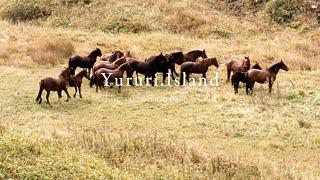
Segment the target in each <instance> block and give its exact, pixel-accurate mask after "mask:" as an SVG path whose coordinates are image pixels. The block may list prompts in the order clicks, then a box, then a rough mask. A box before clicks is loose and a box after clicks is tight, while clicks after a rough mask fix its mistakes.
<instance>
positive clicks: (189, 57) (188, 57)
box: [184, 49, 208, 62]
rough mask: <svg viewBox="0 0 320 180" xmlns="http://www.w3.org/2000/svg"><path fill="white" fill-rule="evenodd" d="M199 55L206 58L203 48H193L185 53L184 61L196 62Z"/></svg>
mask: <svg viewBox="0 0 320 180" xmlns="http://www.w3.org/2000/svg"><path fill="white" fill-rule="evenodd" d="M199 57H202V58H208V56H207V54H206V50H205V49H204V50H203V51H201V50H194V51H190V52H188V53H187V54H185V55H184V61H191V62H196V60H197V59H198V58H199Z"/></svg>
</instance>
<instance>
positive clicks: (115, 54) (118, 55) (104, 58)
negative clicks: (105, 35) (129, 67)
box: [100, 51, 124, 63]
mask: <svg viewBox="0 0 320 180" xmlns="http://www.w3.org/2000/svg"><path fill="white" fill-rule="evenodd" d="M123 56H124V53H123V52H121V51H114V52H113V53H112V54H104V55H102V56H101V58H100V60H101V61H109V62H110V63H113V62H114V61H116V60H117V59H119V58H121V57H123Z"/></svg>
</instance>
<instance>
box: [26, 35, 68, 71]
mask: <svg viewBox="0 0 320 180" xmlns="http://www.w3.org/2000/svg"><path fill="white" fill-rule="evenodd" d="M73 53H74V46H73V44H72V43H71V41H68V40H64V39H56V40H54V41H49V40H44V41H38V42H35V43H34V44H33V45H32V46H31V47H30V48H29V49H28V55H29V56H30V57H31V59H32V60H33V61H34V62H36V63H38V64H40V65H57V64H61V63H65V62H66V59H67V58H68V57H70V56H71V55H72V54H73Z"/></svg>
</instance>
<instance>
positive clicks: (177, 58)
mask: <svg viewBox="0 0 320 180" xmlns="http://www.w3.org/2000/svg"><path fill="white" fill-rule="evenodd" d="M166 58H167V59H168V61H169V63H170V70H171V72H172V78H173V79H174V76H173V75H175V76H179V74H178V73H177V71H176V67H175V64H178V65H181V64H182V63H184V54H183V53H182V52H181V51H180V52H174V53H170V54H167V55H166Z"/></svg>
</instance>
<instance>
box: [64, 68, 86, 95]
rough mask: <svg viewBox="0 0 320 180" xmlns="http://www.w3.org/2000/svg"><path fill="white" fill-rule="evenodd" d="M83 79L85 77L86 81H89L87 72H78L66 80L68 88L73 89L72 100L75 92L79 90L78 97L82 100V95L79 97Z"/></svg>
mask: <svg viewBox="0 0 320 180" xmlns="http://www.w3.org/2000/svg"><path fill="white" fill-rule="evenodd" d="M83 77H86V78H87V79H90V78H89V76H88V72H87V70H85V69H84V70H82V71H80V72H79V73H78V74H76V75H75V76H70V77H69V78H68V82H69V86H70V87H74V89H75V93H74V95H73V97H74V98H75V97H76V94H77V90H79V96H80V98H82V95H81V84H82V78H83Z"/></svg>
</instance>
